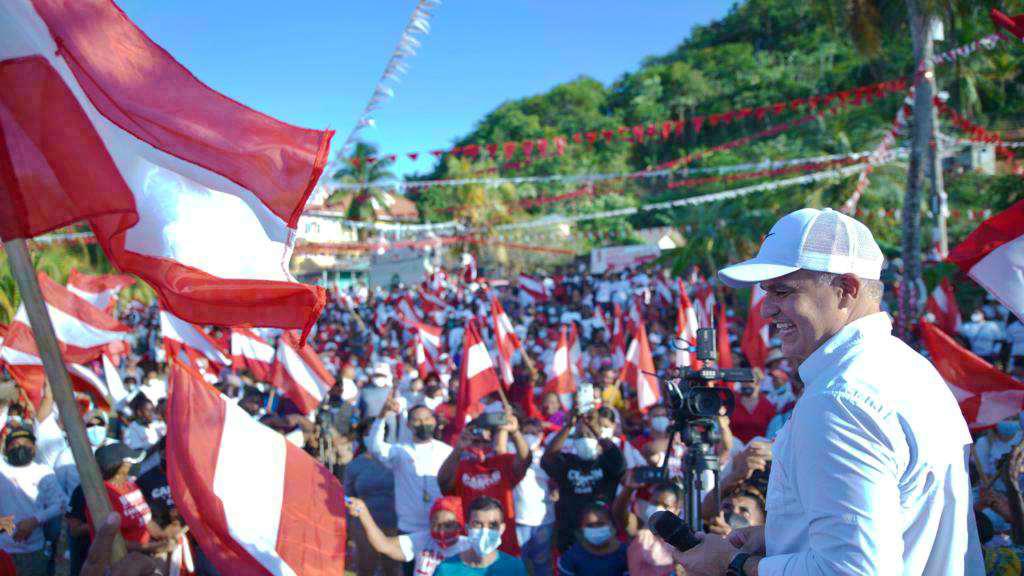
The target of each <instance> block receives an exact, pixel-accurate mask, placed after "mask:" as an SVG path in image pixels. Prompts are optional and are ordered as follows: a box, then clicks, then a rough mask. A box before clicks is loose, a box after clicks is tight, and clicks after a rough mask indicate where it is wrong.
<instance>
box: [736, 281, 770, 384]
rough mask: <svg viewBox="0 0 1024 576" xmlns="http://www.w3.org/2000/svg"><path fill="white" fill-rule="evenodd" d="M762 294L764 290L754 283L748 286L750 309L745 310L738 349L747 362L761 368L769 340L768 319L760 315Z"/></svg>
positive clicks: (766, 353) (763, 294)
mask: <svg viewBox="0 0 1024 576" xmlns="http://www.w3.org/2000/svg"><path fill="white" fill-rule="evenodd" d="M764 296H765V292H764V290H762V289H761V287H760V286H757V285H754V286H753V287H751V288H750V311H749V312H747V325H746V326H744V328H743V337H742V338H741V339H740V349H741V350H743V355H744V356H746V357H747V362H748V363H749V364H750V365H751V366H754V367H757V368H762V369H763V368H764V361H765V359H766V358H768V348H769V345H768V342H769V341H770V338H769V333H768V326H769V322H768V319H767V318H765V317H764V316H762V315H761V304H762V303H763V302H764Z"/></svg>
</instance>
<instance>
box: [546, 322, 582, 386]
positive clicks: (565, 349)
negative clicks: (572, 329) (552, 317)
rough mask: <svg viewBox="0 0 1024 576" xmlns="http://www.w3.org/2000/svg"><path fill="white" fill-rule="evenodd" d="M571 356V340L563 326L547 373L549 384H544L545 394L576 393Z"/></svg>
mask: <svg viewBox="0 0 1024 576" xmlns="http://www.w3.org/2000/svg"><path fill="white" fill-rule="evenodd" d="M569 356H570V354H569V339H568V336H567V334H566V330H565V326H564V325H563V326H562V330H561V332H560V333H559V336H558V345H557V346H556V347H555V353H554V354H553V355H552V356H551V363H550V364H549V365H548V366H547V370H546V371H545V372H547V382H546V383H545V384H544V392H554V393H556V394H572V393H574V392H576V378H574V377H573V373H572V368H571V367H570V364H571V362H570V358H569Z"/></svg>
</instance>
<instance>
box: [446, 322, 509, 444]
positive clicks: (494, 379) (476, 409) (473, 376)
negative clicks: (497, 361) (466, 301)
mask: <svg viewBox="0 0 1024 576" xmlns="http://www.w3.org/2000/svg"><path fill="white" fill-rule="evenodd" d="M500 388H501V383H500V382H499V381H498V374H497V373H496V372H495V371H494V362H493V361H492V360H491V354H490V352H488V351H487V345H486V344H484V340H483V338H481V337H480V329H479V328H478V327H477V323H476V320H475V319H472V318H470V319H469V320H467V321H466V328H465V333H464V334H463V336H462V365H461V368H460V370H459V392H458V396H457V397H456V402H455V422H454V424H455V427H456V429H457V430H461V429H462V428H463V426H465V425H466V423H467V422H469V421H470V420H471V419H473V418H475V417H476V416H477V415H478V414H480V413H481V412H482V411H483V404H481V402H480V401H481V400H482V399H483V398H484V397H485V396H487V395H488V394H493V393H494V392H497V391H498V390H499V389H500Z"/></svg>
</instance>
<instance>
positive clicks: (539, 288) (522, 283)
mask: <svg viewBox="0 0 1024 576" xmlns="http://www.w3.org/2000/svg"><path fill="white" fill-rule="evenodd" d="M518 283H519V289H520V290H521V291H523V292H525V293H526V295H527V296H529V297H530V299H531V300H533V302H535V303H537V304H542V303H544V302H547V301H548V288H547V286H545V285H544V281H543V280H541V279H539V278H534V277H533V276H530V275H528V274H520V275H519V282H518Z"/></svg>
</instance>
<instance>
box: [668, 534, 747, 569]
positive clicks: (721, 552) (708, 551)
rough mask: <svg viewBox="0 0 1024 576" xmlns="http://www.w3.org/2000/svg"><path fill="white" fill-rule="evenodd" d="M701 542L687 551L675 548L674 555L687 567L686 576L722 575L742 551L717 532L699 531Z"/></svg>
mask: <svg viewBox="0 0 1024 576" xmlns="http://www.w3.org/2000/svg"><path fill="white" fill-rule="evenodd" d="M697 538H700V539H701V540H702V541H701V543H700V544H698V545H696V546H694V547H693V548H690V549H689V550H687V551H686V552H682V553H680V552H678V551H675V550H673V551H672V557H673V558H675V560H676V562H679V563H680V564H682V565H683V568H685V569H686V576H721V575H722V574H725V571H726V570H728V569H729V563H730V562H732V559H733V557H734V556H736V554H738V553H739V552H740V551H739V550H738V549H737V548H736V547H735V546H733V545H732V544H731V543H729V541H728V540H726V539H725V538H722V537H721V536H717V535H715V534H704V533H702V532H698V533H697Z"/></svg>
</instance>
